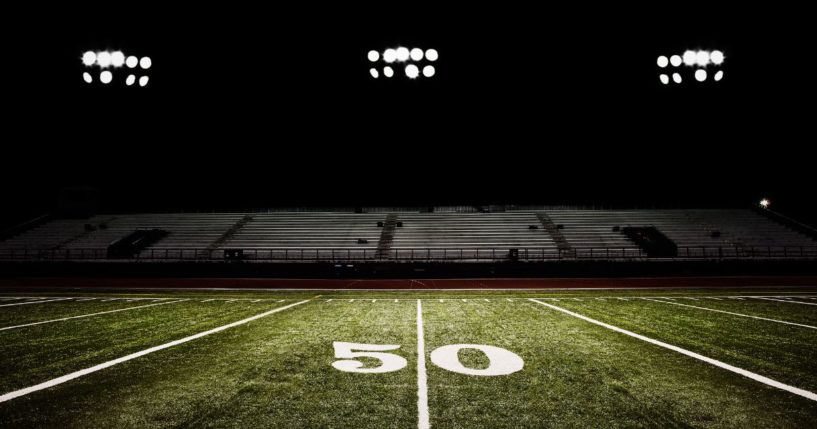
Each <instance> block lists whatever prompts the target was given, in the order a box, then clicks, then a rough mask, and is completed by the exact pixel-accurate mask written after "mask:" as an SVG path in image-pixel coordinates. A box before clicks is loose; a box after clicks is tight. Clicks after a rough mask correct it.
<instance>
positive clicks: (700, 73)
mask: <svg viewBox="0 0 817 429" xmlns="http://www.w3.org/2000/svg"><path fill="white" fill-rule="evenodd" d="M695 80H697V81H698V82H703V81H705V80H706V70H704V69H698V70H695Z"/></svg>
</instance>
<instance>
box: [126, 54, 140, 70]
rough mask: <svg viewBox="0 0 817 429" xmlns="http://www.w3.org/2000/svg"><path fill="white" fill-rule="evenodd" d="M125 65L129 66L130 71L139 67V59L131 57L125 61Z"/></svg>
mask: <svg viewBox="0 0 817 429" xmlns="http://www.w3.org/2000/svg"><path fill="white" fill-rule="evenodd" d="M125 65H126V66H128V68H129V69H132V68H134V67H136V66H138V65H139V58H136V57H134V56H133V55H131V56H129V57H128V58H127V59H126V60H125Z"/></svg>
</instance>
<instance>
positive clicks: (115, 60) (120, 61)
mask: <svg viewBox="0 0 817 429" xmlns="http://www.w3.org/2000/svg"><path fill="white" fill-rule="evenodd" d="M124 64H125V54H123V53H122V51H116V52H113V53H111V65H112V66H114V67H122V65H124Z"/></svg>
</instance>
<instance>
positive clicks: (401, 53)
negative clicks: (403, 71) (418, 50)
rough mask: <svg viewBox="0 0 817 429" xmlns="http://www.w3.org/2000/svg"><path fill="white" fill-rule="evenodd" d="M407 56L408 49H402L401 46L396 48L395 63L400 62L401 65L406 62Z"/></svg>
mask: <svg viewBox="0 0 817 429" xmlns="http://www.w3.org/2000/svg"><path fill="white" fill-rule="evenodd" d="M409 56H410V54H409V50H408V48H404V47H402V46H401V47H399V48H397V61H400V62H401V63H403V62H406V61H408V59H409Z"/></svg>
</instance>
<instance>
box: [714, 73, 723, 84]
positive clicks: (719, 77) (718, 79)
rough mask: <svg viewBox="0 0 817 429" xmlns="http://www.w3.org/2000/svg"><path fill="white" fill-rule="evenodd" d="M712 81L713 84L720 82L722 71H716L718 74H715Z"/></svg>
mask: <svg viewBox="0 0 817 429" xmlns="http://www.w3.org/2000/svg"><path fill="white" fill-rule="evenodd" d="M713 79H714V80H715V82H720V81H721V79H723V70H718V72H717V73H715V77H714V78H713Z"/></svg>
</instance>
